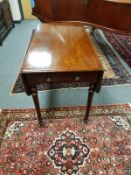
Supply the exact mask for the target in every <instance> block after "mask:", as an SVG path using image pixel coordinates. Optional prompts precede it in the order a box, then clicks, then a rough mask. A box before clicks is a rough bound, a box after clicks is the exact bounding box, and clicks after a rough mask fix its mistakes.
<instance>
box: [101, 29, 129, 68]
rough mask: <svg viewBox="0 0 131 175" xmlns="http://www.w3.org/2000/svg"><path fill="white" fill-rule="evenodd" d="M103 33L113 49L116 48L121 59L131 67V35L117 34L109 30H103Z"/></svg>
mask: <svg viewBox="0 0 131 175" xmlns="http://www.w3.org/2000/svg"><path fill="white" fill-rule="evenodd" d="M104 34H105V36H106V38H107V39H108V41H109V42H110V43H111V44H112V46H113V47H114V49H116V51H117V52H118V53H119V54H120V55H121V57H122V59H123V60H124V61H125V62H126V63H127V64H128V66H129V67H130V68H131V36H124V35H118V34H114V33H110V32H104Z"/></svg>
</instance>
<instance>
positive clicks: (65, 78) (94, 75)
mask: <svg viewBox="0 0 131 175" xmlns="http://www.w3.org/2000/svg"><path fill="white" fill-rule="evenodd" d="M23 75H24V77H25V78H26V81H28V84H29V85H34V84H40V83H64V82H88V81H89V82H90V83H95V82H97V80H98V76H99V72H88V73H85V72H82V73H26V74H25V73H24V74H23Z"/></svg>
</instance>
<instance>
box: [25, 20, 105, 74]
mask: <svg viewBox="0 0 131 175" xmlns="http://www.w3.org/2000/svg"><path fill="white" fill-rule="evenodd" d="M41 31H42V32H41ZM96 58H97V54H96V52H95V49H94V47H93V45H92V42H91V40H90V37H89V35H88V34H87V32H86V31H85V28H84V27H80V26H73V25H69V24H68V25H66V24H64V23H63V24H44V25H39V26H38V28H37V30H36V31H35V34H34V37H33V39H32V42H31V44H30V48H29V50H28V52H27V54H26V58H25V60H26V61H25V62H24V64H23V67H22V71H23V72H33V71H35V72H36V71H38V72H47V71H48V72H52V71H53V72H67V71H72V72H73V71H87V70H88V71H90V70H91V71H92V70H94V71H95V70H101V69H102V66H101V64H100V62H99V60H98V59H96Z"/></svg>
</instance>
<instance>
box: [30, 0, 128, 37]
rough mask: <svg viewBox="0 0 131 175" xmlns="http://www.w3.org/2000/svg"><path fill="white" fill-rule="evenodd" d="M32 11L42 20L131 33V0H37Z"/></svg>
mask: <svg viewBox="0 0 131 175" xmlns="http://www.w3.org/2000/svg"><path fill="white" fill-rule="evenodd" d="M32 12H33V14H34V15H35V16H37V17H38V18H39V19H40V20H41V21H42V22H52V21H57V22H61V21H65V22H68V21H74V22H77V23H80V22H83V23H85V25H90V26H92V27H96V28H100V29H103V30H108V31H112V32H116V33H119V34H126V35H131V0H35V7H34V8H33V11H32Z"/></svg>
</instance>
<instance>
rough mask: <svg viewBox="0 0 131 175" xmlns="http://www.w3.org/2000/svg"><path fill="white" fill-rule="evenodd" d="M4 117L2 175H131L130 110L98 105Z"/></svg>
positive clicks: (12, 113)
mask: <svg viewBox="0 0 131 175" xmlns="http://www.w3.org/2000/svg"><path fill="white" fill-rule="evenodd" d="M85 109H86V108H85V107H64V108H55V109H46V110H42V117H43V120H44V122H45V125H44V126H43V127H41V128H40V127H38V124H37V120H36V117H35V110H34V109H27V110H2V111H1V113H0V136H1V137H0V174H1V175H88V174H89V175H130V172H131V162H130V161H131V160H130V155H131V150H130V148H131V142H130V141H131V140H130V136H131V127H130V122H131V107H130V106H129V105H127V104H125V105H109V106H94V107H92V110H91V115H90V117H89V121H88V123H87V124H84V123H83V116H84V114H85Z"/></svg>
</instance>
